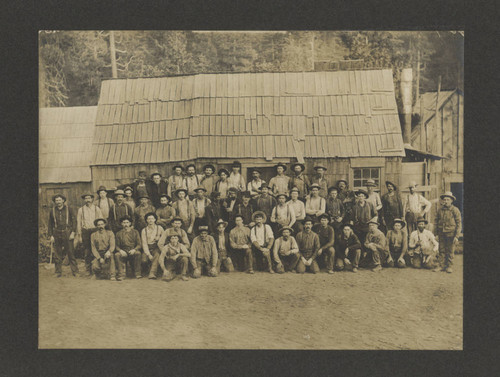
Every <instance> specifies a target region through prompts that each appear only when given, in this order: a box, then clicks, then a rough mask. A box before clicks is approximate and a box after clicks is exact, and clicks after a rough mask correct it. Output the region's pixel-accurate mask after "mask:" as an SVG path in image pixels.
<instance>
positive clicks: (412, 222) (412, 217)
mask: <svg viewBox="0 0 500 377" xmlns="http://www.w3.org/2000/svg"><path fill="white" fill-rule="evenodd" d="M405 220H406V230H407V233H408V234H412V232H413V231H415V230H417V214H416V213H413V212H411V211H410V212H406V215H405Z"/></svg>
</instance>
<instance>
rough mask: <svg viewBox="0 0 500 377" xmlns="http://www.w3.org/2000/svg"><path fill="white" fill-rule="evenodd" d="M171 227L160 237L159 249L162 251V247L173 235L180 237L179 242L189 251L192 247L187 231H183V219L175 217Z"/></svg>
mask: <svg viewBox="0 0 500 377" xmlns="http://www.w3.org/2000/svg"><path fill="white" fill-rule="evenodd" d="M170 225H171V227H170V228H167V229H166V230H165V232H163V234H162V236H161V237H160V240H159V241H158V247H159V248H160V250H161V248H162V246H163V245H165V242H166V241H167V237H168V236H171V235H173V234H176V235H178V236H179V242H180V243H181V244H183V245H184V246H186V248H187V249H188V250H189V249H190V246H191V245H190V243H189V238H188V235H187V233H186V231H185V230H184V229H182V219H181V218H180V217H174V218H173V219H172V222H171V223H170Z"/></svg>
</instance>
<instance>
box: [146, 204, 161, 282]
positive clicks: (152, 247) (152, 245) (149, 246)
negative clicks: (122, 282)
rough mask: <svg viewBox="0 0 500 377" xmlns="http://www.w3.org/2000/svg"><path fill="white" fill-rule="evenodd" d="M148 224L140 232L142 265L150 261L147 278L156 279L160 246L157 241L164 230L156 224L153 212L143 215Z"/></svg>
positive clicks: (155, 216)
mask: <svg viewBox="0 0 500 377" xmlns="http://www.w3.org/2000/svg"><path fill="white" fill-rule="evenodd" d="M144 219H145V220H146V223H147V224H148V225H147V226H146V227H145V228H144V229H143V230H142V232H141V239H142V249H143V250H144V253H143V254H142V260H141V262H142V265H148V264H149V263H150V262H151V268H150V270H149V276H148V278H149V279H156V272H157V271H158V263H159V261H158V259H159V257H160V248H159V246H158V242H159V241H160V238H161V236H163V233H164V232H165V231H164V230H163V228H162V227H161V226H159V225H157V224H156V221H157V220H158V216H157V215H156V214H155V213H154V212H149V213H147V214H146V215H145V216H144Z"/></svg>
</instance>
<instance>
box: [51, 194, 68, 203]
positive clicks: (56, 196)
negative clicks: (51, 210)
mask: <svg viewBox="0 0 500 377" xmlns="http://www.w3.org/2000/svg"><path fill="white" fill-rule="evenodd" d="M57 198H62V200H64V201H66V197H65V196H64V195H63V194H55V195H54V196H53V197H52V201H53V202H54V203H55V201H56V199H57Z"/></svg>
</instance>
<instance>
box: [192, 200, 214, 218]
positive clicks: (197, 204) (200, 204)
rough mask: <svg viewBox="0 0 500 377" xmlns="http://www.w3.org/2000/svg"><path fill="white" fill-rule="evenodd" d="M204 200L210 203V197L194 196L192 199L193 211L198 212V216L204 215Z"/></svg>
mask: <svg viewBox="0 0 500 377" xmlns="http://www.w3.org/2000/svg"><path fill="white" fill-rule="evenodd" d="M205 202H206V204H207V206H208V205H210V203H211V202H210V199H208V198H203V199H202V200H200V199H198V198H195V199H193V206H194V211H195V213H197V214H198V217H204V216H205Z"/></svg>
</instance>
